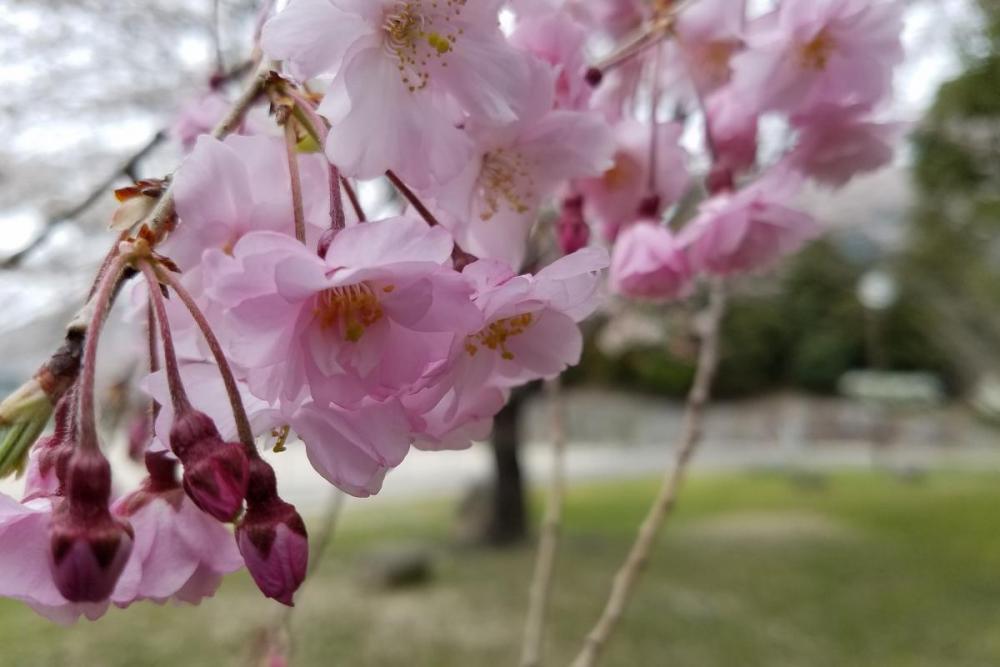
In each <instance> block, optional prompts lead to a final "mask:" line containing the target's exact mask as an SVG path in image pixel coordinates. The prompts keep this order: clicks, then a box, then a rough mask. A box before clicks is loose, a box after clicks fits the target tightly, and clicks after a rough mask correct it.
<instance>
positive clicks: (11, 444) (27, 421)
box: [0, 379, 52, 478]
mask: <svg viewBox="0 0 1000 667" xmlns="http://www.w3.org/2000/svg"><path fill="white" fill-rule="evenodd" d="M51 415H52V400H51V399H50V398H49V396H48V394H47V393H46V392H45V390H44V388H43V387H42V385H41V384H40V383H39V381H38V380H37V379H32V380H29V381H28V382H26V383H25V384H24V385H22V386H21V387H20V388H18V389H17V390H16V391H15V392H14V393H13V394H11V395H10V396H8V397H7V398H5V399H4V400H3V402H2V403H0V478H3V477H7V476H8V475H12V474H14V473H15V472H16V473H20V472H23V471H24V464H25V462H26V461H27V460H28V451H29V450H30V449H31V445H33V444H34V443H35V440H37V439H38V436H39V435H41V433H42V431H43V430H44V429H45V425H46V424H47V423H48V421H49V417H50V416H51Z"/></svg>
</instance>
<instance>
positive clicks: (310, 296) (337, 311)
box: [214, 218, 479, 407]
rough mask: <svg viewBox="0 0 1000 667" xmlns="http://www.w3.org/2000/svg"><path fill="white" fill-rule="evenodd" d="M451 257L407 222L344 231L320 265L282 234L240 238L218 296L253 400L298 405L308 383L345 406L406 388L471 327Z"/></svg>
mask: <svg viewBox="0 0 1000 667" xmlns="http://www.w3.org/2000/svg"><path fill="white" fill-rule="evenodd" d="M451 250H452V240H451V237H450V236H449V234H448V233H447V231H445V230H444V229H441V228H439V227H435V228H431V227H428V226H427V225H426V224H424V223H423V222H420V221H417V220H412V219H409V218H392V219H388V220H381V221H377V222H367V223H364V224H360V225H354V226H350V227H348V228H347V229H344V230H343V231H341V232H340V233H338V234H337V235H336V237H335V238H334V239H333V242H332V243H331V244H330V248H329V250H328V251H327V254H326V258H325V260H324V259H321V258H319V257H317V256H316V255H315V254H313V253H311V252H310V251H309V250H308V249H306V248H305V247H303V246H302V245H301V244H299V243H296V242H295V240H294V239H291V238H289V237H287V236H282V235H280V234H274V233H272V232H255V233H254V234H250V235H248V236H247V237H245V238H244V239H243V240H242V241H241V242H240V243H238V244H237V246H236V248H235V249H234V258H233V259H232V260H231V263H232V264H234V265H235V267H236V268H235V269H234V270H233V271H232V273H231V274H227V275H226V277H225V281H224V282H225V283H226V284H225V285H219V286H217V287H216V288H215V292H214V293H215V294H216V295H217V296H218V297H219V298H220V299H221V300H222V301H223V302H224V303H225V305H226V307H228V308H229V309H230V310H229V317H230V318H231V322H230V324H231V326H232V327H233V330H234V331H238V332H239V337H237V338H234V339H233V340H232V342H231V345H230V349H231V352H232V355H233V357H234V359H235V360H236V361H237V362H238V363H239V364H240V365H242V366H243V367H245V368H247V369H248V371H247V378H248V385H249V387H250V389H251V391H252V392H253V393H254V394H255V395H257V396H258V397H260V398H263V399H265V400H267V401H269V402H272V403H273V402H275V401H277V400H279V399H280V400H282V401H285V402H300V401H301V397H302V394H303V392H304V391H305V390H306V387H307V386H308V388H309V391H310V392H311V395H312V397H313V398H314V399H315V400H316V401H317V402H318V403H320V404H327V403H330V402H335V403H338V404H340V405H344V406H348V407H349V406H353V405H357V404H359V403H360V402H362V401H363V400H365V399H366V398H369V397H370V398H373V399H375V400H384V399H386V398H391V397H393V396H395V395H397V394H398V393H399V392H401V391H409V390H411V389H413V388H414V386H415V385H416V384H419V383H420V382H421V381H422V380H423V379H424V378H425V377H428V376H429V375H430V374H432V373H433V372H435V370H436V369H437V367H438V366H440V364H442V363H443V362H444V359H445V358H446V356H447V351H448V349H449V348H450V346H451V343H452V341H453V340H454V338H455V336H456V335H457V334H464V333H466V332H468V331H470V330H473V329H475V328H476V327H477V326H478V324H479V314H478V312H477V311H476V308H475V307H474V306H473V305H472V303H471V302H470V301H469V293H470V287H469V285H468V284H467V282H466V280H465V279H464V278H463V277H462V276H461V275H460V274H458V273H456V272H455V271H454V270H452V269H451V268H450V267H447V266H445V265H446V264H447V263H449V262H450V257H451ZM262 281H263V283H267V284H268V285H269V287H266V288H262V286H263V283H262Z"/></svg>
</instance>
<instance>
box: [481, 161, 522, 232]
mask: <svg viewBox="0 0 1000 667" xmlns="http://www.w3.org/2000/svg"><path fill="white" fill-rule="evenodd" d="M529 176H530V171H529V169H528V167H527V161H526V160H525V159H524V156H523V155H521V153H520V152H519V151H510V150H507V149H505V148H498V149H496V150H495V151H490V152H489V153H487V154H486V155H484V156H483V166H482V170H481V171H480V173H479V184H480V186H481V187H482V190H483V202H484V203H485V204H486V207H485V210H484V211H483V212H482V213H480V214H479V217H480V218H482V219H483V220H489V219H490V218H492V217H493V216H494V215H496V214H497V213H498V212H499V211H500V207H501V206H502V205H503V204H507V206H509V207H510V209H511V210H513V211H514V212H515V213H527V212H528V211H529V210H531V207H530V206H529V202H530V201H531V200H532V199H533V198H534V196H535V192H534V190H533V189H532V184H531V179H530V177H529Z"/></svg>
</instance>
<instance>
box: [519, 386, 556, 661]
mask: <svg viewBox="0 0 1000 667" xmlns="http://www.w3.org/2000/svg"><path fill="white" fill-rule="evenodd" d="M548 391H549V409H550V410H551V413H552V414H551V428H552V434H551V438H552V470H551V477H550V478H549V488H548V497H547V499H546V501H545V518H544V519H543V520H542V533H541V536H540V537H539V541H538V555H537V556H536V559H535V573H534V576H533V577H532V580H531V589H530V590H529V592H528V614H527V619H526V620H525V628H524V644H523V646H522V648H521V667H538V666H539V665H540V664H541V661H542V645H543V640H544V636H545V615H546V612H547V610H548V604H549V594H550V592H551V591H552V574H553V571H554V569H555V562H556V554H557V552H558V550H559V532H560V528H561V525H562V511H563V497H564V495H565V485H566V482H565V478H566V475H565V455H566V406H565V403H564V401H563V395H562V385H561V384H560V380H559V378H556V379H554V380H550V381H549V383H548Z"/></svg>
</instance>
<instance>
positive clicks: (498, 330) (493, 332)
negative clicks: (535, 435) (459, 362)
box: [465, 313, 535, 361]
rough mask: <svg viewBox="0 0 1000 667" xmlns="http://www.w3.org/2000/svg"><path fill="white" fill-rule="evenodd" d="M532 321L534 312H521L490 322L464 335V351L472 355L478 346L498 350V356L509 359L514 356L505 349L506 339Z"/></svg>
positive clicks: (517, 333)
mask: <svg viewBox="0 0 1000 667" xmlns="http://www.w3.org/2000/svg"><path fill="white" fill-rule="evenodd" d="M534 321H535V316H534V314H532V313H523V314H521V315H514V316H513V317H505V318H503V319H499V320H496V321H495V322H490V323H489V324H488V325H486V326H485V327H483V328H482V329H480V330H479V331H477V332H476V333H474V334H472V335H469V336H466V337H465V351H466V352H467V353H468V355H469V356H470V357H472V356H475V355H476V353H477V352H479V348H480V347H486V348H488V349H490V350H500V356H501V357H502V358H504V359H506V360H508V361H510V360H511V359H513V358H514V353H513V352H511V351H510V350H509V349H507V341H508V340H509V339H511V338H513V337H514V336H519V335H521V334H523V333H524V332H525V330H526V329H527V328H528V327H530V326H531V323H532V322H534Z"/></svg>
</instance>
